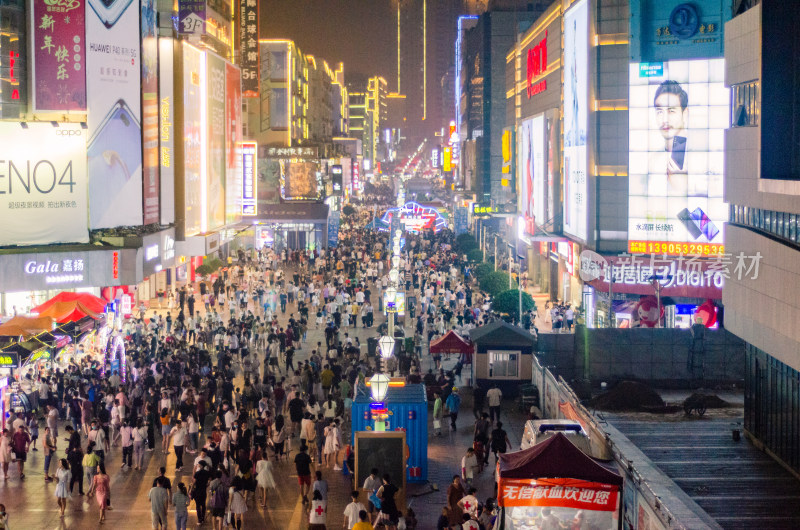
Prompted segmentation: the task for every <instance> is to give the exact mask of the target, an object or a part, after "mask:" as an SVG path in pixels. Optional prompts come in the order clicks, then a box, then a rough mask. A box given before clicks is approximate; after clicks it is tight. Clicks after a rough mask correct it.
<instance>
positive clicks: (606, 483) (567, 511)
mask: <svg viewBox="0 0 800 530" xmlns="http://www.w3.org/2000/svg"><path fill="white" fill-rule="evenodd" d="M497 477H498V479H497V483H498V490H497V491H498V495H497V504H498V506H499V507H500V509H501V511H500V515H499V516H498V523H497V524H496V525H495V530H541V529H543V528H591V529H593V530H616V529H617V528H619V505H620V499H621V494H622V477H621V476H620V475H619V474H618V473H617V472H616V470H615V469H614V467H613V464H612V463H609V462H607V461H603V460H598V459H595V458H592V457H590V456H588V455H586V454H585V453H584V452H583V451H581V450H580V449H578V448H577V447H576V446H575V445H573V444H572V442H570V441H569V439H568V438H567V437H566V436H564V435H563V434H561V433H558V434H556V435H555V436H553V437H552V438H550V439H548V440H546V441H544V442H542V443H539V444H537V445H534V446H533V447H531V448H529V449H525V450H523V451H517V452H514V453H507V454H502V455H500V459H499V460H498V462H497Z"/></svg>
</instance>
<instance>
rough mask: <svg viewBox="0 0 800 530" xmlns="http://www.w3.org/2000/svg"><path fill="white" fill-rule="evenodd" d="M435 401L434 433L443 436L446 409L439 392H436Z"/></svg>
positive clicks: (434, 394)
mask: <svg viewBox="0 0 800 530" xmlns="http://www.w3.org/2000/svg"><path fill="white" fill-rule="evenodd" d="M433 396H434V401H433V432H434V434H435V435H436V436H441V435H442V418H443V416H444V407H443V403H442V396H441V394H440V393H439V392H434V393H433Z"/></svg>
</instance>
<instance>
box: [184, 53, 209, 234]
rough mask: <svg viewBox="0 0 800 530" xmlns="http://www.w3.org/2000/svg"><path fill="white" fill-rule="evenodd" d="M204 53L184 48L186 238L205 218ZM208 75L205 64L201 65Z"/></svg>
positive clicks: (198, 230) (195, 230)
mask: <svg viewBox="0 0 800 530" xmlns="http://www.w3.org/2000/svg"><path fill="white" fill-rule="evenodd" d="M202 61H204V58H203V53H202V52H201V51H200V50H198V49H197V48H194V47H192V46H189V45H188V44H184V46H183V109H184V110H183V153H184V162H183V173H184V211H185V214H184V215H185V223H186V224H185V235H187V236H191V235H195V234H199V233H200V223H201V221H202V216H203V211H202V210H203V208H204V206H203V197H202V183H201V181H200V179H201V175H202V170H203V166H204V165H205V156H206V152H205V149H203V146H204V142H203V140H204V138H205V131H204V130H203V127H202V124H203V122H202V118H203V116H204V115H205V113H206V112H205V109H204V108H202V109H201V106H202V105H203V98H204V96H203V95H202V94H201V82H200V78H201V70H200V68H201V63H202ZM202 66H203V71H205V63H202Z"/></svg>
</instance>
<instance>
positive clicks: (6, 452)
mask: <svg viewBox="0 0 800 530" xmlns="http://www.w3.org/2000/svg"><path fill="white" fill-rule="evenodd" d="M11 460H12V458H11V435H10V434H9V432H8V429H3V434H2V436H0V464H2V466H3V478H4V479H5V480H8V464H9V463H10V462H11Z"/></svg>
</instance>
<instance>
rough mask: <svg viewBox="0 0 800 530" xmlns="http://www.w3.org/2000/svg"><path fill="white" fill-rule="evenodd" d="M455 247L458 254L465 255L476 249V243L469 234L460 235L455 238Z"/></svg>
mask: <svg viewBox="0 0 800 530" xmlns="http://www.w3.org/2000/svg"><path fill="white" fill-rule="evenodd" d="M455 247H456V250H457V251H458V252H459V253H460V254H466V253H468V252H469V251H470V250H473V249H476V248H478V242H477V241H475V238H474V237H472V235H470V234H461V235H460V236H458V237H457V238H456V244H455Z"/></svg>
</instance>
